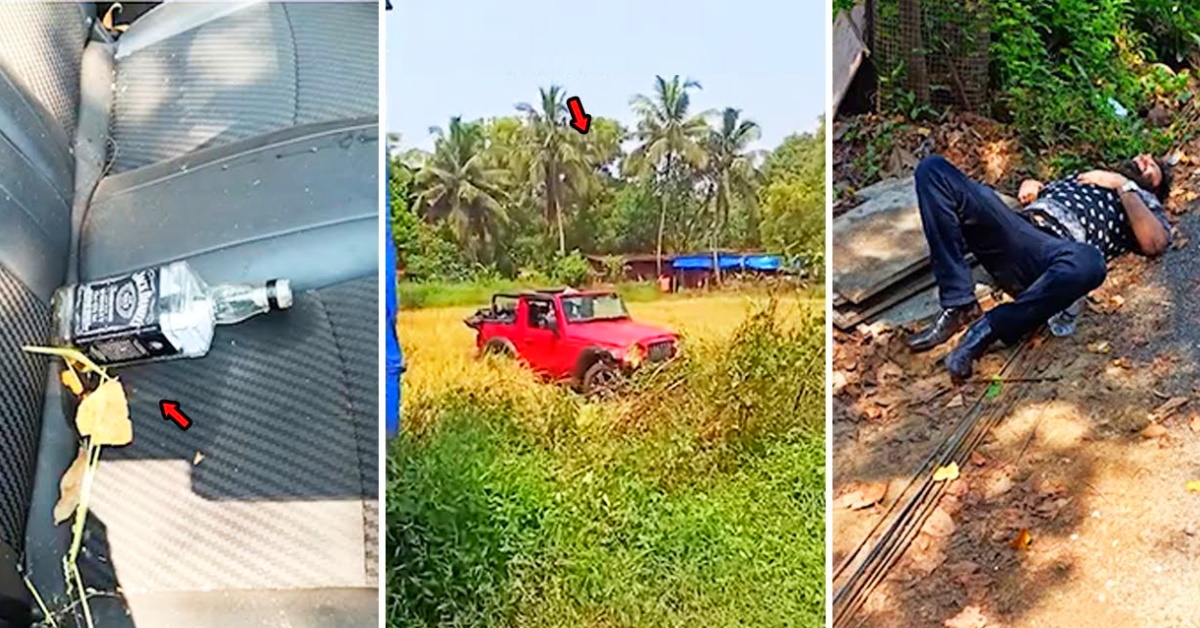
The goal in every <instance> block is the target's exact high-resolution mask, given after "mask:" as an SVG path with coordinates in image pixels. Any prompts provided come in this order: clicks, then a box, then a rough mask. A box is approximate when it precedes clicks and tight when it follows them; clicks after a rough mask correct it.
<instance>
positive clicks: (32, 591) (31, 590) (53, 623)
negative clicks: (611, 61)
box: [25, 576, 58, 628]
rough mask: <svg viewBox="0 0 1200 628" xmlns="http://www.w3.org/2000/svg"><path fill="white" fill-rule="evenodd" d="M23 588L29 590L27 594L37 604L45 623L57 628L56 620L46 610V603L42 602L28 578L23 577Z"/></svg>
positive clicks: (48, 610)
mask: <svg viewBox="0 0 1200 628" xmlns="http://www.w3.org/2000/svg"><path fill="white" fill-rule="evenodd" d="M25 588H27V589H29V593H30V594H31V595H33V601H35V602H37V605H38V608H39V609H41V611H42V617H45V618H46V621H48V622H50V625H51V626H53V628H58V620H57V619H54V615H51V614H50V609H49V608H46V602H44V601H43V600H42V596H41V594H39V593H38V590H37V588H36V587H34V586H33V583H32V582H30V581H29V576H25Z"/></svg>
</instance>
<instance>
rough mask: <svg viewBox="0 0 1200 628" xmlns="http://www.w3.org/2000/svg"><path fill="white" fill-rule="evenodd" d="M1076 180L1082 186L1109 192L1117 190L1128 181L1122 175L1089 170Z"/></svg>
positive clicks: (1106, 171)
mask: <svg viewBox="0 0 1200 628" xmlns="http://www.w3.org/2000/svg"><path fill="white" fill-rule="evenodd" d="M1078 180H1079V182H1080V183H1082V184H1084V185H1095V186H1098V187H1102V188H1108V189H1110V190H1119V189H1121V186H1122V185H1125V184H1126V183H1127V182H1129V179H1126V178H1125V176H1124V175H1120V174H1117V173H1115V172H1109V171H1108V170H1089V171H1088V172H1085V173H1083V174H1081V175H1079V177H1078Z"/></svg>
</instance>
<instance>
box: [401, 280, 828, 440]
mask: <svg viewBox="0 0 1200 628" xmlns="http://www.w3.org/2000/svg"><path fill="white" fill-rule="evenodd" d="M776 302H777V312H776V314H777V316H778V317H779V320H781V321H784V323H785V324H786V322H787V321H789V320H799V318H800V316H801V314H802V312H803V310H805V309H809V310H812V309H817V310H819V309H821V308H823V307H824V302H823V301H822V300H820V299H801V298H797V297H785V298H777V299H776ZM764 303H766V299H765V298H764V297H758V296H756V297H747V296H740V295H728V294H722V295H712V296H699V297H696V298H688V299H671V300H664V301H653V302H643V303H630V304H628V307H629V310H630V314H631V315H632V316H633V318H634V319H635V320H638V321H642V322H646V323H650V324H655V325H661V326H664V327H668V328H670V329H674V330H676V331H678V332H679V333H681V334H682V335H683V336H684V339H685V340H684V341H685V343H688V344H691V345H698V344H705V345H707V344H712V343H717V342H721V341H724V340H726V339H728V337H729V335H730V334H731V333H732V332H733V331H734V330H735V329H736V328H737V326H738V325H739V324H740V323H741V322H742V321H743V320H745V318H746V316H747V315H748V314H749V313H750V312H751V311H753V309H754V308H755V307H757V306H761V305H763V304H764ZM475 309H476V308H474V307H449V308H434V309H422V310H412V311H401V312H400V320H399V323H398V329H399V334H398V335H399V338H400V344H401V346H402V347H403V349H404V361H405V366H406V367H407V372H406V373H405V375H404V390H403V396H402V399H403V408H404V409H403V416H404V417H405V423H406V424H407V425H409V426H411V427H415V426H419V425H420V424H422V423H423V422H424V421H425V420H427V419H428V416H426V413H425V412H424V411H425V410H432V407H431V405H432V404H436V402H437V400H438V399H441V398H443V397H444V395H446V394H449V393H453V392H457V393H463V394H465V393H472V394H488V393H489V392H498V391H504V392H505V394H508V395H514V394H515V395H517V397H518V398H519V399H521V401H525V402H531V403H534V404H537V405H543V404H546V403H549V402H550V400H551V398H552V397H554V396H556V395H559V394H561V391H560V390H558V389H557V388H556V387H554V386H546V385H543V384H541V382H539V381H538V379H537V378H536V377H535V376H534V375H533V374H532V373H531V372H530V371H529V370H528V369H525V368H522V367H520V366H518V365H515V364H512V363H509V362H507V361H504V360H480V359H477V358H476V357H475V332H474V331H473V330H471V329H470V328H468V327H467V326H466V325H464V324H463V319H464V318H466V317H468V316H470V315H471V314H472V313H473V312H474V311H475ZM414 422H415V424H414Z"/></svg>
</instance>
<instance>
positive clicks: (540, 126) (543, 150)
mask: <svg viewBox="0 0 1200 628" xmlns="http://www.w3.org/2000/svg"><path fill="white" fill-rule="evenodd" d="M538 91H539V93H540V96H541V98H540V102H539V103H538V106H536V107H535V106H533V105H531V104H529V103H519V104H518V105H517V111H520V112H521V113H523V114H525V116H526V117H527V119H528V121H529V130H530V133H531V135H532V142H533V146H534V158H533V160H532V161H531V162H530V172H529V177H530V180H531V181H532V182H533V183H534V187H536V188H537V189H538V191H539V192H540V194H541V196H542V201H543V206H544V207H545V218H546V224H548V225H551V229H555V230H557V231H558V252H559V254H560V255H565V254H566V252H567V242H566V235H565V231H564V228H563V211H564V207H565V206H566V205H567V194H568V192H571V193H578V192H579V191H580V189H581V187H582V186H583V185H584V179H585V177H586V174H587V170H588V167H587V164H586V161H585V159H584V155H583V151H582V150H581V149H582V142H580V141H579V140H578V139H576V138H574V137H572V136H573V135H575V132H574V131H571V130H570V129H569V128H567V118H568V115H569V113H568V111H567V101H566V92H564V91H563V89H562V88H561V87H559V86H558V85H551V86H550V89H545V88H541V89H539V90H538Z"/></svg>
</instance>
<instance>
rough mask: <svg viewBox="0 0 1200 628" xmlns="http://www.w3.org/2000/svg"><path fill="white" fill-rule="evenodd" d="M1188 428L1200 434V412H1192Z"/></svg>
mask: <svg viewBox="0 0 1200 628" xmlns="http://www.w3.org/2000/svg"><path fill="white" fill-rule="evenodd" d="M1188 427H1190V428H1191V430H1192V431H1193V432H1200V412H1196V411H1195V410H1192V417H1191V418H1190V419H1188Z"/></svg>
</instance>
